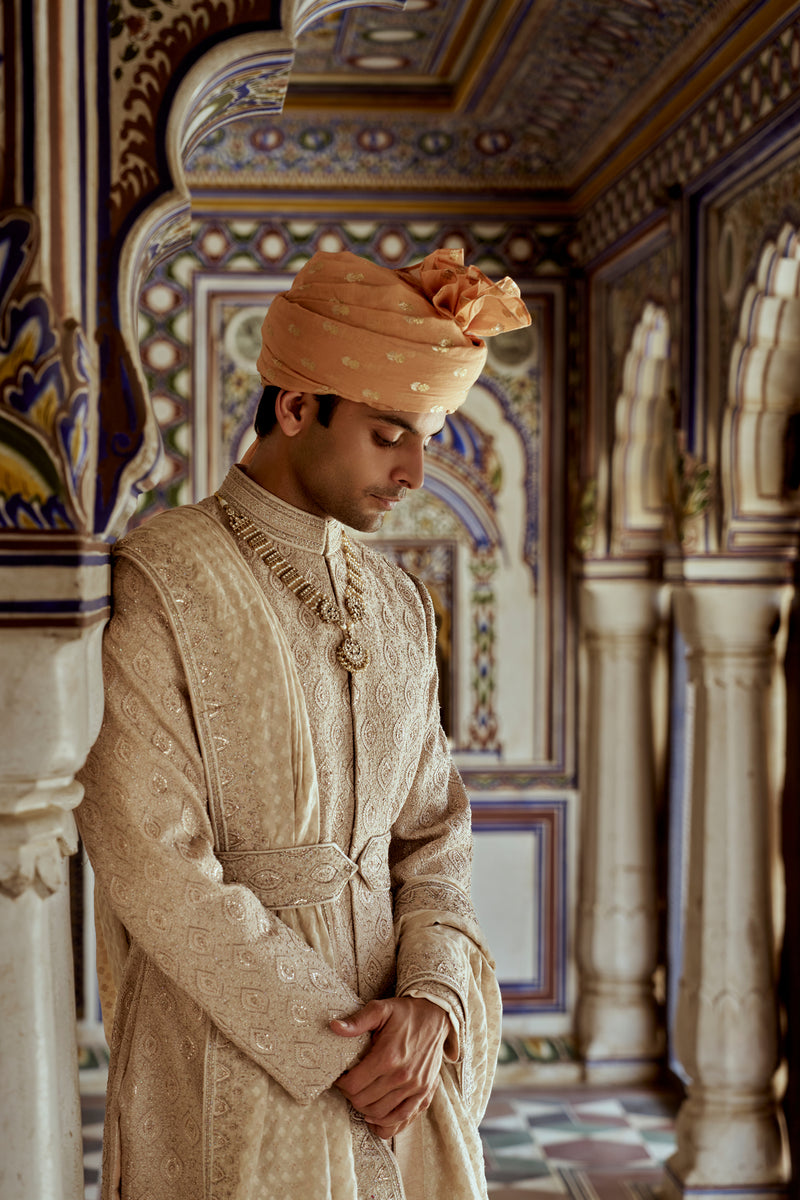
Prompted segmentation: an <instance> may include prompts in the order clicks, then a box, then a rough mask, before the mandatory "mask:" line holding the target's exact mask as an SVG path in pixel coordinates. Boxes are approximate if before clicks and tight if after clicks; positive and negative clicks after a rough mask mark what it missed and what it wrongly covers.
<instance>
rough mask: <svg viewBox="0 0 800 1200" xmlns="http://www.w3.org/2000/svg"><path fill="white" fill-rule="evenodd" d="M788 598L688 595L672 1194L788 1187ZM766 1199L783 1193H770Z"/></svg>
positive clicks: (778, 591)
mask: <svg viewBox="0 0 800 1200" xmlns="http://www.w3.org/2000/svg"><path fill="white" fill-rule="evenodd" d="M788 598H789V589H788V587H786V586H783V585H781V584H780V582H776V583H775V584H771V583H726V584H722V583H698V584H694V585H692V586H687V587H684V588H681V589H680V590H679V591H678V593H677V595H676V613H677V617H678V621H679V624H680V627H681V630H682V632H683V635H684V637H685V639H686V642H687V646H688V660H689V677H690V680H691V682H692V683H693V684H694V689H695V725H694V738H693V743H694V752H693V767H692V777H691V779H692V782H691V796H690V836H689V862H688V884H687V901H686V913H685V931H684V957H683V970H682V976H681V981H680V990H679V998H678V1007H677V1017H676V1031H675V1046H676V1051H677V1054H678V1057H679V1059H680V1061H681V1063H682V1065H683V1067H684V1069H685V1071H686V1072H687V1074H688V1075H689V1077H690V1080H691V1082H690V1083H689V1085H688V1097H687V1099H686V1101H685V1102H684V1104H683V1106H682V1108H681V1110H680V1114H679V1116H678V1122H677V1151H676V1153H675V1155H674V1156H673V1158H672V1159H671V1160H670V1162H669V1164H668V1179H669V1188H670V1191H671V1193H672V1194H673V1195H682V1196H685V1195H691V1194H692V1193H694V1192H696V1191H700V1190H703V1191H708V1190H720V1191H723V1190H730V1189H736V1194H737V1197H747V1196H759V1195H763V1194H764V1192H765V1189H775V1188H778V1194H780V1185H781V1184H782V1183H783V1181H784V1180H785V1165H784V1161H783V1133H782V1127H781V1121H780V1118H779V1114H778V1106H777V1104H776V1100H775V1095H774V1092H773V1076H774V1072H775V1069H776V1066H777V1061H778V1013H777V1003H776V996H775V946H774V936H773V918H772V910H771V897H770V855H769V822H770V815H769V808H770V793H769V747H770V729H769V701H770V687H771V683H772V680H773V676H774V671H775V634H776V631H777V629H778V628H779V626H780V619H781V614H782V611H783V609H784V606H785V604H786V603H787V601H788ZM771 1194H775V1193H774V1192H771Z"/></svg>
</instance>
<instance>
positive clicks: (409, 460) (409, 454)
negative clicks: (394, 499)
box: [394, 445, 425, 489]
mask: <svg viewBox="0 0 800 1200" xmlns="http://www.w3.org/2000/svg"><path fill="white" fill-rule="evenodd" d="M394 478H395V479H396V480H397V482H398V483H402V485H403V487H407V488H412V489H413V488H418V487H422V484H423V481H424V479H425V450H424V448H423V447H422V446H421V445H420V446H409V447H408V449H407V451H406V453H405V454H404V455H403V458H402V461H401V462H399V463H398V464H397V467H396V469H395V472H394Z"/></svg>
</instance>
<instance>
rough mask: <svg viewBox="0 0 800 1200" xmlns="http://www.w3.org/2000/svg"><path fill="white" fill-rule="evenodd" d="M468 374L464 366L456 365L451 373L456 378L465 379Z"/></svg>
mask: <svg viewBox="0 0 800 1200" xmlns="http://www.w3.org/2000/svg"><path fill="white" fill-rule="evenodd" d="M468 374H469V371H468V370H467V368H466V367H456V369H455V371H453V375H454V376H455V378H456V379H466V377H467V375H468Z"/></svg>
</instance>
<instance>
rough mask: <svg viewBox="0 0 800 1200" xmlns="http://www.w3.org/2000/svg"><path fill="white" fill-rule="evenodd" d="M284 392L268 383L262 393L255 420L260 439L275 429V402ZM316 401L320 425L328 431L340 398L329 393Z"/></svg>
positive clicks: (318, 397)
mask: <svg viewBox="0 0 800 1200" xmlns="http://www.w3.org/2000/svg"><path fill="white" fill-rule="evenodd" d="M282 391H283V388H279V387H277V386H276V385H275V384H274V383H268V384H267V386H266V387H265V388H264V391H263V392H262V393H261V399H260V400H259V402H258V411H257V412H256V420H255V430H256V433H257V434H258V436H259V437H266V436H267V434H268V433H272V430H273V429H274V428H275V424H276V421H275V401H276V400H277V399H278V395H279V393H280V392H282ZM316 399H317V400H318V401H319V412H318V413H317V420H318V421H319V423H320V425H324V426H325V427H326V429H327V427H328V425H330V423H331V417H332V416H333V410H334V409H335V408H336V405H337V404H338V402H339V397H338V396H337V395H335V394H334V393H331V392H327V393H325V394H324V395H321V396H317V397H316Z"/></svg>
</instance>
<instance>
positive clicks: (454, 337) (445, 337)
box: [258, 250, 531, 413]
mask: <svg viewBox="0 0 800 1200" xmlns="http://www.w3.org/2000/svg"><path fill="white" fill-rule="evenodd" d="M530 321H531V318H530V315H529V313H528V310H527V309H526V307H525V305H524V304H523V302H522V300H521V299H520V293H519V288H518V287H517V285H516V284H515V283H514V282H513V280H511V279H509V278H505V279H503V280H501V281H500V282H499V283H493V282H492V281H491V280H490V279H488V278H487V277H486V275H484V274H483V272H482V271H479V270H478V268H477V267H474V266H470V267H465V266H464V252H463V250H436V251H434V252H433V253H432V254H429V255H427V256H426V258H424V259H423V261H422V262H420V263H417V264H416V265H415V266H413V267H405V268H403V269H401V270H391V269H390V268H388V267H381V266H378V265H377V264H376V263H372V262H368V261H367V260H366V259H363V258H359V257H358V256H357V255H355V254H351V253H350V252H349V251H347V250H344V251H341V252H340V253H337V254H328V253H325V252H324V251H317V253H316V254H314V255H313V257H312V258H310V259H309V261H308V262H307V263H306V264H305V266H304V267H303V268H302V269H301V270H300V271H299V272H298V274H297V277H296V278H295V280H294V283H293V284H292V286H291V288H290V289H289V291H288V292H284V293H282V294H281V295H279V296H276V297H275V299H274V300H273V301H272V303H271V305H270V307H269V310H268V312H267V315H266V318H265V320H264V324H263V327H262V330H261V337H262V346H261V354H260V355H259V358H258V370H259V373H260V375H261V378H262V381H263V382H264V383H272V384H276V385H277V386H278V387H280V388H286V389H287V390H289V391H296V392H315V393H317V394H318V395H319V394H323V393H326V392H329V393H334V394H335V395H337V396H342V397H344V398H345V399H346V400H354V401H356V402H357V403H361V404H368V405H370V406H371V407H372V408H382V409H393V410H395V411H399V412H416V413H426V412H453V411H454V410H455V409H456V408H458V406H459V405H460V404H461V403H463V401H464V399H465V398H466V395H467V392H468V391H469V389H470V387H471V386H472V384H473V383H474V382H475V380H476V379H477V378H478V376H479V375H480V373H481V371H482V369H483V365H484V362H485V361H486V344H485V342H484V340H483V339H484V338H486V337H491V336H492V335H493V334H497V333H504V332H506V331H508V330H511V329H520V328H522V327H523V326H525V325H530Z"/></svg>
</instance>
